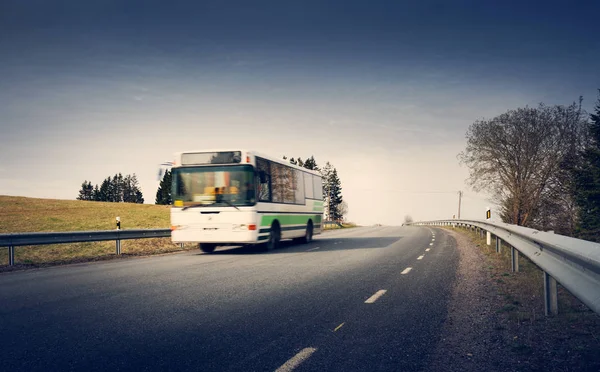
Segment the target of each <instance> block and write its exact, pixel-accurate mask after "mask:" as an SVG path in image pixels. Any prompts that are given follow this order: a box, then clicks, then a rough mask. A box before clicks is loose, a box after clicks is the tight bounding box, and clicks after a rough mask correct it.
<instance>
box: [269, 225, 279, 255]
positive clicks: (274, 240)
mask: <svg viewBox="0 0 600 372" xmlns="http://www.w3.org/2000/svg"><path fill="white" fill-rule="evenodd" d="M280 241H281V231H280V229H279V224H277V223H274V224H273V225H272V226H271V233H270V234H269V240H268V241H267V247H266V248H267V251H272V250H275V249H277V247H279V242H280Z"/></svg>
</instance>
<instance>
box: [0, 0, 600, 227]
mask: <svg viewBox="0 0 600 372" xmlns="http://www.w3.org/2000/svg"><path fill="white" fill-rule="evenodd" d="M599 11H600V2H598V1H572V2H569V3H568V4H567V3H565V2H562V1H561V2H559V1H545V2H543V3H540V2H538V1H502V2H497V1H483V0H478V1H430V0H422V1H377V0H370V1H354V0H345V1H326V0H321V1H312V0H308V1H282V0H279V1H252V2H249V1H235V0H232V1H216V0H215V1H202V0H198V1H178V0H171V1H168V2H167V1H152V0H146V1H123V0H96V1H84V2H82V1H77V0H64V1H56V0H54V1H52V0H1V1H0V159H1V160H2V161H1V163H0V195H17V196H27V197H40V198H53V199H75V198H76V197H77V194H78V190H79V189H80V187H81V183H82V182H83V181H84V180H88V181H91V182H92V184H100V183H101V182H102V180H104V179H105V178H106V177H108V176H112V175H114V174H115V173H119V172H120V173H122V174H124V175H125V174H133V173H135V174H136V176H137V177H138V179H139V182H140V186H141V189H142V192H143V194H144V198H145V200H146V203H154V199H155V195H156V190H157V188H158V184H159V180H158V178H157V174H158V169H159V165H160V164H161V163H163V162H165V161H171V160H173V154H174V153H175V152H178V151H185V150H202V149H213V148H238V147H240V148H248V149H255V150H257V151H260V152H262V153H266V154H269V155H272V156H283V155H286V156H288V157H298V156H299V157H301V158H303V159H304V158H306V157H309V156H311V155H312V156H314V157H315V159H316V161H317V163H318V164H319V165H323V164H324V163H325V162H326V161H329V162H330V163H331V164H332V165H333V166H334V167H335V168H336V169H337V171H338V175H339V177H340V179H341V182H342V189H343V190H342V194H343V198H344V200H346V201H347V203H348V210H349V212H348V216H347V217H348V220H351V221H354V222H356V223H359V224H365V225H368V224H375V223H381V224H386V225H397V224H401V223H402V222H403V220H404V216H405V215H410V216H411V217H412V218H413V219H414V220H431V219H441V218H451V217H452V216H453V215H456V214H457V209H458V191H459V190H462V191H463V192H464V195H463V198H462V205H461V217H462V218H477V219H483V218H484V216H485V209H486V207H488V206H490V207H492V211H493V215H494V216H496V213H494V211H495V208H496V207H495V206H494V201H493V200H492V199H490V198H489V196H488V195H486V194H483V193H481V194H478V193H475V192H474V191H473V190H472V189H471V188H470V187H469V186H468V184H467V183H466V182H465V181H466V179H467V178H468V176H469V172H468V169H467V168H466V167H465V166H461V165H460V164H459V161H458V159H457V155H458V154H459V153H460V152H461V151H462V150H463V149H464V148H465V145H466V139H465V133H466V131H467V129H468V127H469V125H470V124H472V123H473V122H474V121H476V120H479V119H483V118H491V117H494V116H496V115H499V114H501V113H503V112H505V111H506V110H509V109H514V108H517V107H524V106H526V105H529V106H535V105H537V104H538V103H540V102H544V103H545V104H564V105H567V104H570V103H572V102H573V101H576V100H577V99H578V98H579V96H583V97H584V108H585V109H587V110H588V111H591V110H592V108H593V106H594V102H595V101H596V98H597V89H598V88H600V68H599V67H600V62H599V61H600V37H598V32H597V31H598V30H597V15H598V14H600V12H599Z"/></svg>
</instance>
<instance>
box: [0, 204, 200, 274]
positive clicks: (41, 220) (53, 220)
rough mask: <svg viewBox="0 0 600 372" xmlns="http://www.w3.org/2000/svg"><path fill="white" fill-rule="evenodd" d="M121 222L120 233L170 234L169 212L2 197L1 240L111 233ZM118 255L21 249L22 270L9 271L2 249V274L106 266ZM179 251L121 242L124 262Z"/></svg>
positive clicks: (108, 250)
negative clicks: (51, 267)
mask: <svg viewBox="0 0 600 372" xmlns="http://www.w3.org/2000/svg"><path fill="white" fill-rule="evenodd" d="M117 216H119V217H121V229H159V228H162V229H165V228H168V227H169V225H170V222H169V207H168V206H159V205H148V204H131V203H103V202H88V201H79V200H54V199H35V198H25V197H17V196H0V234H7V233H18V232H42V231H44V232H50V231H52V232H57V231H94V230H112V229H115V228H116V224H115V218H116V217H117ZM186 248H188V249H191V248H193V247H192V246H189V247H186ZM115 250H116V249H115V242H113V241H106V242H92V243H72V244H57V245H39V246H30V247H16V249H15V263H16V264H17V265H16V266H15V267H14V268H9V267H7V266H6V265H7V264H8V252H7V249H4V248H0V271H6V270H14V269H22V268H30V267H40V266H48V265H60V264H66V263H74V262H86V261H97V260H105V259H109V258H115V257H116V255H115ZM180 250H182V248H181V247H180V246H179V245H176V244H173V243H172V242H171V240H170V238H153V239H139V240H124V241H122V242H121V252H122V254H123V256H124V257H127V256H132V255H133V256H138V255H150V254H158V253H167V252H174V251H180Z"/></svg>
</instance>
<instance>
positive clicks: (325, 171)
mask: <svg viewBox="0 0 600 372" xmlns="http://www.w3.org/2000/svg"><path fill="white" fill-rule="evenodd" d="M319 172H320V173H321V177H323V204H324V205H325V219H326V220H328V221H331V220H332V218H333V204H332V200H333V199H332V198H331V195H332V194H331V190H332V186H331V174H332V172H333V167H332V166H331V164H330V163H329V162H327V163H325V166H324V167H323V168H322V169H321V170H319Z"/></svg>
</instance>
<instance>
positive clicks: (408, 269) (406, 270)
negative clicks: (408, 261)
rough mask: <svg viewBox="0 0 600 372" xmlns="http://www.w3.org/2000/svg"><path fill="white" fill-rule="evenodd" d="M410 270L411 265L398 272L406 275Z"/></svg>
mask: <svg viewBox="0 0 600 372" xmlns="http://www.w3.org/2000/svg"><path fill="white" fill-rule="evenodd" d="M411 270H412V267H407V268H406V269H404V271H402V272H401V273H400V274H402V275H406V274H408V273H409V272H410V271H411Z"/></svg>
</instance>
